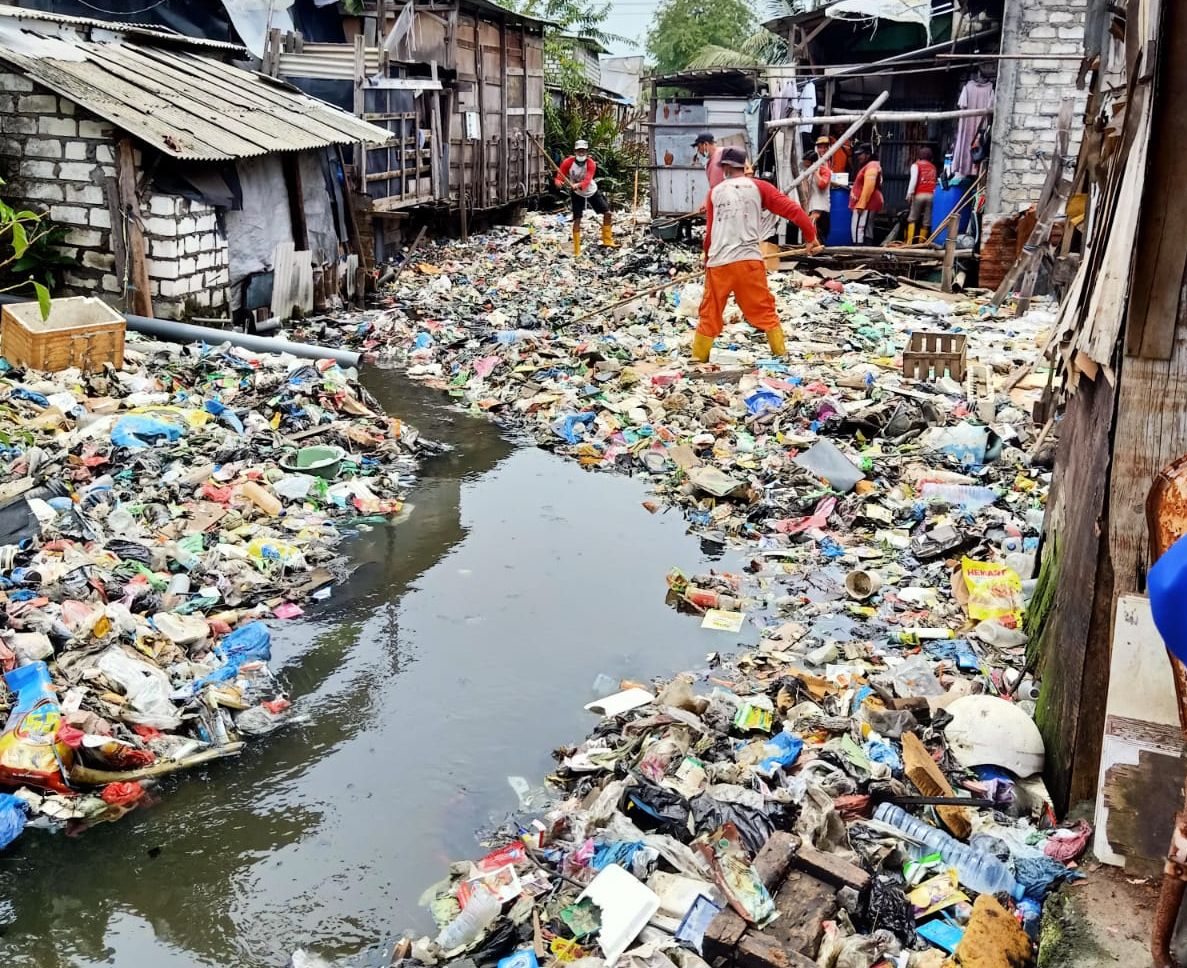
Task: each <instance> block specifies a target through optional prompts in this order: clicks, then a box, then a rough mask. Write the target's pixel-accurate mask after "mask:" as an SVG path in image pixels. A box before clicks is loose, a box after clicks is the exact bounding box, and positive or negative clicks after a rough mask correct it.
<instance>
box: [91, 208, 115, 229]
mask: <svg viewBox="0 0 1187 968" xmlns="http://www.w3.org/2000/svg"><path fill="white" fill-rule="evenodd" d="M90 223H91V225H93V226H94V227H95V228H97V229H109V228H111V213H110V212H109V211H108V210H107V209H105V208H92V209H91V218H90Z"/></svg>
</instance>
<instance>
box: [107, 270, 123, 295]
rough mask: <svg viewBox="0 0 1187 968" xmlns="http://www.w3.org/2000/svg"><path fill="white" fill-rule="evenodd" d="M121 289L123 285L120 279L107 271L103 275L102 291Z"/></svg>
mask: <svg viewBox="0 0 1187 968" xmlns="http://www.w3.org/2000/svg"><path fill="white" fill-rule="evenodd" d="M122 290H123V286H122V285H120V281H119V280H118V279H117V278H116V277H115V276H113V275H111V274H110V273H108V274H107V275H105V276H104V277H103V291H104V292H120V291H122Z"/></svg>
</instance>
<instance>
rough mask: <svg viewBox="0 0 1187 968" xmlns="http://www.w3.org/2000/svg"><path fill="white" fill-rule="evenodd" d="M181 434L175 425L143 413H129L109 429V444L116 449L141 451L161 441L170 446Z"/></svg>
mask: <svg viewBox="0 0 1187 968" xmlns="http://www.w3.org/2000/svg"><path fill="white" fill-rule="evenodd" d="M181 434H182V430H181V428H180V427H179V426H177V424H173V423H169V422H168V421H165V420H160V419H158V418H157V417H150V416H148V415H147V414H143V413H130V414H128V415H127V416H124V417H120V419H119V420H117V421H116V422H115V426H114V427H112V428H111V442H112V443H113V444H115V445H116V446H117V447H127V448H128V449H129V450H143V449H144V448H145V447H150V446H152V445H154V444H157V443H159V442H160V441H162V440H163V441H165V442H166V443H169V444H171V443H173V441H175V440H177V438H179V437H180V436H181Z"/></svg>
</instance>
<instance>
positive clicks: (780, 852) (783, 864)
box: [754, 830, 800, 891]
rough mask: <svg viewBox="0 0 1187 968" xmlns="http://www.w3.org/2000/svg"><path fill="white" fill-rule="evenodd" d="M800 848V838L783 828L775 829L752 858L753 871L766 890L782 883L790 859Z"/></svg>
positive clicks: (789, 867) (771, 889) (789, 865)
mask: <svg viewBox="0 0 1187 968" xmlns="http://www.w3.org/2000/svg"><path fill="white" fill-rule="evenodd" d="M799 848H800V838H799V837H797V836H795V834H789V833H787V832H786V831H784V830H777V831H775V833H773V834H771V836H770V838H769V839H768V840H767V842H766V843H765V844H763V846H762V850H760V851H759V852H758V856H756V857H755V858H754V872H755V873H756V874H758V879H759V880H760V881H762V882H763V885H764V886H765V887H766V889H767V890H768V891H773V890H775V888H777V887H778V886H779V885H780V884H782V883H783V878H785V877H786V876H787V872H788V871H789V870H791V865H792V859H793V858H794V856H795V852H796V851H797V850H799Z"/></svg>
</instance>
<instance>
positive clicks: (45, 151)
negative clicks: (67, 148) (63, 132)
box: [25, 138, 62, 158]
mask: <svg viewBox="0 0 1187 968" xmlns="http://www.w3.org/2000/svg"><path fill="white" fill-rule="evenodd" d="M25 154H26V155H28V156H29V157H30V158H61V157H62V142H60V141H57V140H55V139H52V138H28V139H26V141H25Z"/></svg>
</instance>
